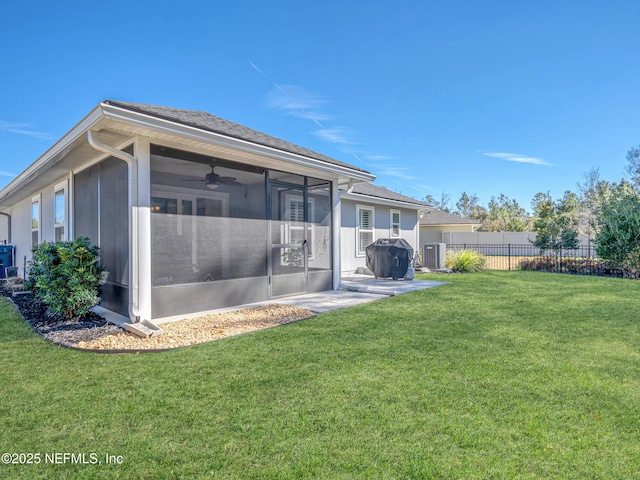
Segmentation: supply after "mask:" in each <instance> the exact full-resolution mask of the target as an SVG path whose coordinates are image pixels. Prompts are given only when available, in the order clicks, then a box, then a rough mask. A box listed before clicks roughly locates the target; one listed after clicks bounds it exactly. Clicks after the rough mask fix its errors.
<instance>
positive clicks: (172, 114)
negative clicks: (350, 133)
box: [104, 100, 368, 173]
mask: <svg viewBox="0 0 640 480" xmlns="http://www.w3.org/2000/svg"><path fill="white" fill-rule="evenodd" d="M104 103H106V104H107V105H113V106H115V107H120V108H125V109H127V110H131V111H133V112H139V113H144V114H147V115H152V116H154V117H157V118H164V119H165V120H170V121H173V122H178V123H182V124H183V125H188V126H191V127H195V128H199V129H201V130H208V131H210V132H214V133H219V134H221V135H225V136H228V137H233V138H237V139H239V140H245V141H247V142H251V143H256V144H258V145H263V146H265V147H271V148H276V149H278V150H282V151H285V152H289V153H295V154H297V155H303V156H305V157H309V158H313V159H315V160H320V161H323V162H327V163H331V164H334V165H340V166H344V167H348V168H351V169H354V170H360V171H362V172H366V170H363V169H361V168H359V167H356V166H354V165H350V164H348V163H345V162H341V161H339V160H336V159H335V158H331V157H328V156H326V155H323V154H321V153H318V152H314V151H313V150H309V149H307V148H304V147H300V146H299V145H295V144H293V143H290V142H287V141H284V140H281V139H279V138H276V137H272V136H270V135H267V134H266V133H262V132H259V131H257V130H253V129H251V128H249V127H245V126H244V125H240V124H239V123H234V122H231V121H229V120H225V119H224V118H220V117H217V116H215V115H212V114H210V113H207V112H201V111H197V110H184V109H181V108H171V107H160V106H157V105H145V104H141V103H131V102H120V101H115V100H105V101H104ZM367 173H368V172H367Z"/></svg>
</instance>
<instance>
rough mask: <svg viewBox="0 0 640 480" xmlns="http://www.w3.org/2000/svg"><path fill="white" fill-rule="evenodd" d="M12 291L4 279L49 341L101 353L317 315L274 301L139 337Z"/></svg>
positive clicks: (169, 344)
mask: <svg viewBox="0 0 640 480" xmlns="http://www.w3.org/2000/svg"><path fill="white" fill-rule="evenodd" d="M12 293H13V291H12V290H11V289H10V288H9V286H8V285H7V283H6V282H4V281H3V282H0V295H2V296H5V297H8V298H9V299H10V300H12V301H13V303H14V304H15V305H16V307H17V308H18V310H19V311H20V313H21V314H22V316H23V317H24V319H25V320H26V322H27V323H28V324H29V325H30V326H31V327H32V328H33V329H34V330H35V331H36V332H38V333H39V334H41V335H42V336H43V337H45V338H46V339H48V340H50V341H51V342H54V343H57V344H60V345H63V346H67V347H75V348H82V349H89V350H102V351H106V350H157V349H168V348H176V347H184V346H188V345H195V344H198V343H203V342H209V341H211V340H217V339H220V338H224V337H229V336H232V335H238V334H240V333H247V332H252V331H255V330H260V329H263V328H269V327H273V326H276V325H284V324H286V323H291V322H295V321H297V320H303V319H305V318H310V317H313V316H315V314H314V313H313V312H311V311H309V310H305V309H303V308H297V307H291V306H288V305H278V304H270V305H265V306H262V307H255V308H248V309H245V310H238V311H235V312H224V313H216V314H210V315H203V316H200V317H196V318H190V319H186V320H181V321H178V322H171V323H164V324H162V325H160V328H162V330H163V333H162V335H159V336H157V337H152V338H140V337H138V336H136V335H134V334H132V333H130V332H127V331H125V330H124V329H123V328H121V327H119V326H117V325H113V324H110V323H108V322H107V321H106V320H105V319H104V318H102V317H100V316H98V315H96V314H92V315H90V316H88V317H85V318H81V319H77V320H72V321H69V320H66V319H64V318H62V317H60V316H51V315H49V314H47V312H46V308H45V307H44V305H42V304H40V303H39V302H37V301H36V300H35V299H34V298H33V296H32V295H31V294H26V295H17V296H12Z"/></svg>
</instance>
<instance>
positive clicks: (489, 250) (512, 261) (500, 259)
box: [447, 243, 623, 277]
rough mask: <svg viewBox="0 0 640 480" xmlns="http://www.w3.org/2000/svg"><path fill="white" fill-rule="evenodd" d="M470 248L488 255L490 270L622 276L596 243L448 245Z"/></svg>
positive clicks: (459, 248)
mask: <svg viewBox="0 0 640 480" xmlns="http://www.w3.org/2000/svg"><path fill="white" fill-rule="evenodd" d="M449 250H453V251H459V250H473V251H476V252H478V253H480V254H482V255H484V256H486V257H487V269H489V270H534V271H541V272H556V273H572V274H576V275H597V276H607V277H622V276H623V275H622V272H621V271H619V270H615V269H612V268H609V267H607V266H606V264H605V262H604V261H603V260H602V259H600V258H598V256H597V254H596V251H595V246H594V245H589V246H580V247H578V248H576V249H561V250H559V251H555V250H541V249H540V248H538V247H536V246H535V245H515V244H506V245H495V244H472V243H455V244H447V251H449Z"/></svg>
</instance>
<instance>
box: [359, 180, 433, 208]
mask: <svg viewBox="0 0 640 480" xmlns="http://www.w3.org/2000/svg"><path fill="white" fill-rule="evenodd" d="M351 192H352V193H357V194H360V195H368V196H370V197H377V198H383V199H387V200H397V201H399V202H406V203H412V204H414V205H416V206H419V207H425V208H426V207H427V206H428V205H427V204H426V203H424V202H421V201H420V200H416V199H415V198H411V197H407V196H406V195H402V194H401V193H397V192H393V191H391V190H389V189H388V188H385V187H379V186H377V185H373V184H371V183H356V184H355V185H354V186H353V189H352V190H351Z"/></svg>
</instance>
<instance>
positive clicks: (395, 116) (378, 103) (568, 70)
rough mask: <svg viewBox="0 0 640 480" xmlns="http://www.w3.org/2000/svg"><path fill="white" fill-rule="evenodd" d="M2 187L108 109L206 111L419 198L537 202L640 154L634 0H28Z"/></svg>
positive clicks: (10, 98) (6, 45)
mask: <svg viewBox="0 0 640 480" xmlns="http://www.w3.org/2000/svg"><path fill="white" fill-rule="evenodd" d="M0 11H1V14H2V18H3V19H4V21H3V27H2V29H0V44H1V45H2V49H1V50H0V60H1V62H2V63H1V67H0V85H1V87H2V88H1V89H0V146H1V152H2V153H1V154H0V188H1V187H3V186H4V185H6V184H7V183H8V182H9V181H11V178H12V175H15V174H18V173H20V172H21V171H22V170H23V169H24V168H26V167H27V166H28V165H29V164H31V163H32V162H33V161H35V160H36V159H37V158H38V157H39V156H40V155H41V154H42V153H43V152H45V151H46V150H47V149H48V148H49V147H50V146H51V145H52V144H53V143H54V142H55V141H56V140H57V139H59V138H60V137H61V136H63V135H64V134H65V133H66V132H67V131H69V130H70V129H71V128H72V127H73V126H74V125H75V124H76V123H78V122H79V121H80V120H81V119H82V118H83V117H84V116H85V115H86V114H87V113H88V112H89V111H90V110H92V109H93V108H94V107H95V106H96V105H97V104H98V103H99V102H100V101H102V100H105V99H113V100H123V101H131V102H139V103H149V104H155V105H165V106H171V107H177V108H187V109H195V110H204V111H207V112H210V113H213V114H215V115H218V116H221V117H223V118H226V119H229V120H232V121H235V122H238V123H241V124H243V125H246V126H249V127H251V128H255V129H257V130H260V131H263V132H265V133H268V134H271V135H274V136H276V137H280V138H283V139H285V140H288V141H291V142H293V143H296V144H299V145H302V146H304V147H307V148H310V149H312V150H316V151H318V152H321V153H324V154H326V155H329V156H332V157H334V158H337V159H339V160H342V161H346V162H348V163H352V164H354V165H356V166H359V167H362V168H365V169H367V170H369V171H371V172H372V173H374V174H375V175H377V176H378V179H377V180H376V184H379V185H383V186H386V187H388V188H390V189H392V190H395V191H398V192H401V193H403V194H405V195H409V196H412V197H415V198H424V196H425V195H429V194H430V195H433V196H434V197H436V198H439V197H440V194H441V193H442V192H447V193H449V194H450V195H451V198H452V201H453V202H455V200H456V199H457V198H459V196H460V194H461V193H462V192H463V191H466V192H468V193H476V194H477V195H478V196H479V197H480V201H481V203H483V204H485V205H486V204H487V203H488V202H489V200H490V198H491V196H492V195H494V196H496V197H497V196H498V195H499V194H500V193H504V194H505V195H507V196H509V197H511V198H514V199H516V200H517V201H518V202H519V203H520V204H521V205H522V206H524V207H525V208H527V209H529V208H530V203H531V199H532V198H533V196H534V195H535V193H537V192H539V191H550V192H551V194H552V195H553V196H554V197H558V196H561V195H562V193H563V191H564V190H565V189H573V190H575V186H576V183H577V182H579V181H581V180H582V178H583V174H584V173H585V172H586V171H588V170H590V169H591V168H592V167H599V168H600V172H601V177H602V178H604V179H607V180H611V181H617V180H619V179H620V178H621V177H622V176H623V175H624V166H625V164H626V160H625V156H626V152H627V151H628V150H629V149H630V148H631V147H632V146H635V145H638V144H640V29H639V28H638V24H639V22H640V2H637V0H630V1H626V0H602V1H593V0H582V1H575V0H566V1H560V2H559V1H557V0H555V1H547V0H539V1H535V2H532V1H530V0H527V1H520V0H509V1H507V0H495V1H490V0H486V1H485V0H477V1H456V0H438V1H432V0H421V1H413V0H407V1H400V2H396V3H392V2H388V1H385V2H381V1H377V0H373V1H351V2H349V1H347V0H341V1H334V0H327V1H323V2H301V1H299V0H298V1H278V0H272V1H269V2H258V1H255V2H250V1H242V0H239V1H235V2H217V1H189V0H183V1H181V2H176V1H172V2H163V1H161V0H156V1H153V2H150V1H145V0H143V1H136V0H130V1H127V2H122V1H119V0H113V1H110V2H84V1H72V0H70V1H65V2H50V1H29V0H22V1H14V0H6V1H5V2H3V4H2V7H1V10H0Z"/></svg>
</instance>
